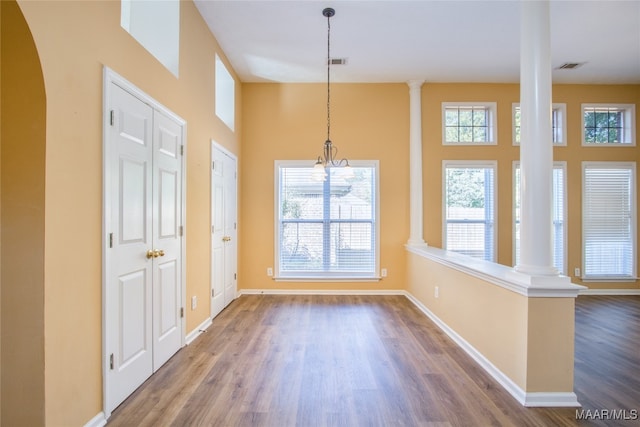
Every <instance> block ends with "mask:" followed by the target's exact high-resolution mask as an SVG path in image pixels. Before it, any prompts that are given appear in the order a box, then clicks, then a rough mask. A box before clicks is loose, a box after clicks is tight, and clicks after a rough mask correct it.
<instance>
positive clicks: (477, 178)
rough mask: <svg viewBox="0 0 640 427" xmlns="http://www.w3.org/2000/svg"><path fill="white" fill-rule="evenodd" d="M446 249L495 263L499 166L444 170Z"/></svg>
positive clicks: (458, 166) (447, 167) (450, 166)
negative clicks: (496, 169)
mask: <svg viewBox="0 0 640 427" xmlns="http://www.w3.org/2000/svg"><path fill="white" fill-rule="evenodd" d="M444 186H445V188H444V197H445V200H444V210H445V213H444V218H445V226H444V239H443V240H444V247H445V249H447V250H449V251H454V252H459V253H463V254H465V255H469V256H472V257H476V258H482V259H485V260H488V261H495V253H496V250H495V226H494V225H495V164H489V165H487V164H486V163H485V164H473V163H462V164H460V163H455V164H453V163H448V162H445V168H444Z"/></svg>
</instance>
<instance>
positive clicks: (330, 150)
mask: <svg viewBox="0 0 640 427" xmlns="http://www.w3.org/2000/svg"><path fill="white" fill-rule="evenodd" d="M335 14H336V11H335V10H334V9H333V8H330V7H327V8H326V9H324V10H323V11H322V15H323V16H325V17H326V18H327V140H326V141H325V142H324V151H323V154H322V156H318V160H317V161H316V164H315V166H314V167H313V172H312V178H313V180H314V181H325V180H326V179H327V171H326V169H327V168H330V167H344V169H345V174H344V175H345V176H344V177H345V178H350V177H353V170H352V169H351V166H350V165H349V160H347V159H340V160H338V159H337V156H338V147H336V146H335V145H333V143H332V142H331V22H330V21H331V17H332V16H333V15H335Z"/></svg>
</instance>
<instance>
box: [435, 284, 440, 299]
mask: <svg viewBox="0 0 640 427" xmlns="http://www.w3.org/2000/svg"><path fill="white" fill-rule="evenodd" d="M435 296H436V298H439V297H440V287H438V286H436V291H435Z"/></svg>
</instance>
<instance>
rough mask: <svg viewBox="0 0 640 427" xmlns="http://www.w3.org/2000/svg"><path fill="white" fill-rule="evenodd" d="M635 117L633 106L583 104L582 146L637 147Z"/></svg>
mask: <svg viewBox="0 0 640 427" xmlns="http://www.w3.org/2000/svg"><path fill="white" fill-rule="evenodd" d="M635 116H636V110H635V105H633V104H618V105H613V104H582V130H583V132H582V145H589V146H616V145H618V146H620V145H626V146H633V145H635V144H636V141H635Z"/></svg>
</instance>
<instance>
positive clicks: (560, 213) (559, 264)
mask: <svg viewBox="0 0 640 427" xmlns="http://www.w3.org/2000/svg"><path fill="white" fill-rule="evenodd" d="M513 185H514V189H515V197H514V200H515V203H514V205H515V215H514V217H515V230H514V247H515V257H514V258H515V259H514V265H518V263H519V262H520V164H519V163H518V164H516V167H515V172H514V184H513ZM552 185H553V187H552V194H553V195H552V197H553V206H552V210H553V224H552V229H551V230H552V236H551V238H552V243H553V254H552V257H553V266H554V267H555V268H556V269H557V270H558V271H559V272H560V273H562V274H566V263H565V255H564V254H565V249H564V248H565V237H564V236H565V219H564V218H565V200H566V197H565V190H564V189H565V171H564V166H562V165H561V164H555V165H553V184H552Z"/></svg>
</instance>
